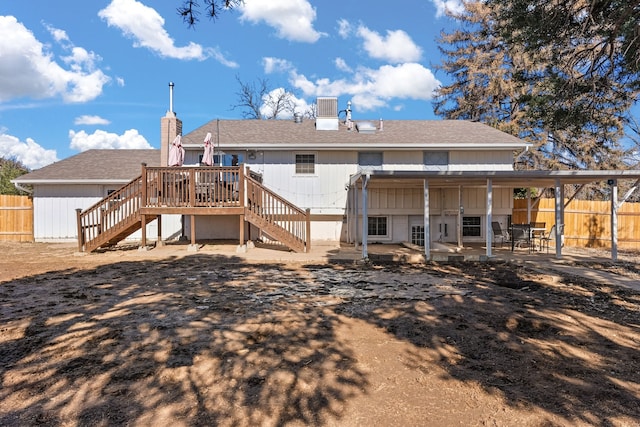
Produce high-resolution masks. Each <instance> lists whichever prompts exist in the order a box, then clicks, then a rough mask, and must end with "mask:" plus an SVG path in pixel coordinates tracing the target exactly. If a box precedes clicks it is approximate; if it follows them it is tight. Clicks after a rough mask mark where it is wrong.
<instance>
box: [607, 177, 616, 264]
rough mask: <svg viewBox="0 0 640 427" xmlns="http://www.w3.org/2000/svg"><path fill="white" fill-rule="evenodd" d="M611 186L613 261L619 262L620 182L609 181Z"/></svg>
mask: <svg viewBox="0 0 640 427" xmlns="http://www.w3.org/2000/svg"><path fill="white" fill-rule="evenodd" d="M609 184H610V185H611V259H612V260H614V261H617V260H618V181H617V180H615V179H611V180H609Z"/></svg>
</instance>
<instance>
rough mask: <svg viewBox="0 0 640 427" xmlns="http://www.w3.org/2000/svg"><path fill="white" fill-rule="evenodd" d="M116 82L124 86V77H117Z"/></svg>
mask: <svg viewBox="0 0 640 427" xmlns="http://www.w3.org/2000/svg"><path fill="white" fill-rule="evenodd" d="M116 84H117V85H118V86H120V87H124V79H123V78H122V77H116Z"/></svg>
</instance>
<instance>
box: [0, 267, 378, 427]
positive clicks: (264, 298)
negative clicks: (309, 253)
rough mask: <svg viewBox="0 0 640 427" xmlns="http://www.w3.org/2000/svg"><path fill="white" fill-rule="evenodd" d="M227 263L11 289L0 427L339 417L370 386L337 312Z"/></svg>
mask: <svg viewBox="0 0 640 427" xmlns="http://www.w3.org/2000/svg"><path fill="white" fill-rule="evenodd" d="M219 259H220V257H219V256H218V257H217V258H216V260H219ZM226 261H229V262H232V263H233V264H234V266H233V268H231V267H230V265H229V264H219V263H217V262H215V260H214V259H213V257H210V256H204V255H193V256H189V257H185V258H182V259H165V260H157V261H152V262H148V261H144V262H121V263H116V264H110V265H104V266H100V267H97V268H95V269H91V270H86V271H80V272H73V273H71V272H58V273H55V272H54V273H47V274H43V275H37V276H32V277H28V278H24V279H20V280H15V281H11V282H7V283H4V284H3V285H2V288H1V289H2V294H1V295H0V310H1V312H2V317H3V319H9V320H8V321H7V322H8V323H5V321H3V323H4V325H3V327H6V329H7V330H9V329H10V330H11V331H13V334H12V335H11V336H5V338H4V339H2V340H1V341H0V360H2V362H3V363H2V366H1V367H0V377H2V378H3V387H2V389H1V390H0V402H2V405H0V406H2V407H3V408H4V409H1V410H0V425H60V424H67V423H69V424H76V423H77V424H80V425H121V424H127V423H131V422H138V423H142V424H154V425H166V424H167V423H170V422H172V421H175V420H181V421H183V422H184V421H186V422H187V423H188V424H189V425H203V426H204V425H207V426H208V425H264V424H270V425H284V424H287V423H288V422H290V421H298V422H302V423H304V424H306V425H320V424H324V423H325V422H326V420H327V419H336V418H340V416H341V413H342V411H343V409H344V406H345V402H347V401H348V400H349V399H350V398H352V397H354V396H355V395H359V394H361V393H362V392H363V390H365V389H366V387H367V378H366V376H365V375H364V374H363V373H362V372H361V371H359V369H358V368H357V366H355V363H354V359H353V354H352V352H351V350H350V349H349V348H346V347H345V346H344V345H342V344H341V343H340V342H338V340H336V339H335V335H334V330H335V328H336V326H337V324H339V322H340V321H339V320H338V318H337V316H336V315H335V314H334V313H332V312H331V311H330V310H328V309H326V307H324V306H322V305H313V304H312V305H309V304H305V301H303V300H299V299H297V297H296V296H295V295H293V294H291V293H287V292H282V289H281V287H280V286H279V284H278V281H279V280H281V278H282V277H289V278H291V280H292V281H293V282H298V283H300V282H303V281H304V280H303V279H301V278H299V277H298V275H297V273H296V272H294V271H289V270H287V269H286V267H283V266H282V265H275V264H273V265H261V266H260V267H259V270H260V271H262V272H265V271H267V272H270V275H269V276H268V277H270V278H271V280H272V282H269V279H268V278H267V279H265V275H264V274H261V275H260V276H259V277H258V276H256V275H255V273H256V268H255V267H254V266H247V265H242V264H239V263H238V260H232V259H227V260H226ZM35 284H40V285H39V286H36V285H35ZM296 307H297V308H298V309H297V310H296V309H295V308H296ZM292 308H294V310H292ZM8 408H12V409H8Z"/></svg>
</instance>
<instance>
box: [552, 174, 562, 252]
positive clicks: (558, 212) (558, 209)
mask: <svg viewBox="0 0 640 427" xmlns="http://www.w3.org/2000/svg"><path fill="white" fill-rule="evenodd" d="M554 193H555V206H554V208H555V216H556V218H555V219H556V258H558V259H560V258H562V233H563V228H564V227H562V224H563V221H564V187H563V186H562V184H561V183H560V180H559V179H556V183H555V188H554Z"/></svg>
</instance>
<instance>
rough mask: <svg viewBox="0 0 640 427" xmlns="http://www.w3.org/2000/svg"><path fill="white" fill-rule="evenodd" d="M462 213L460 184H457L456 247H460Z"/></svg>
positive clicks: (461, 245)
mask: <svg viewBox="0 0 640 427" xmlns="http://www.w3.org/2000/svg"><path fill="white" fill-rule="evenodd" d="M463 213H464V206H462V185H458V215H457V216H456V218H457V220H458V224H456V238H457V240H458V248H462V247H463V246H464V244H463V243H462V214H463Z"/></svg>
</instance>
